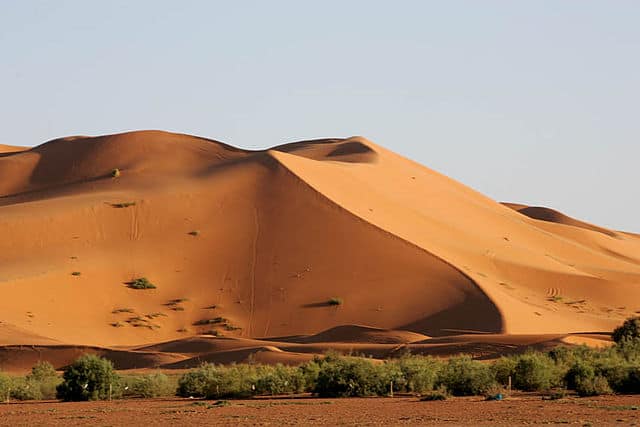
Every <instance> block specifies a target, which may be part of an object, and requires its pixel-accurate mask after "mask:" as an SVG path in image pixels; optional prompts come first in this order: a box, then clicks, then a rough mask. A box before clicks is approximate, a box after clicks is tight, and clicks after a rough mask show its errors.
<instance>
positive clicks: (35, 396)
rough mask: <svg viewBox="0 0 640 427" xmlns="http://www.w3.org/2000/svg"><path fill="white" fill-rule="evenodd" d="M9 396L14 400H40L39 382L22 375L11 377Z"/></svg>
mask: <svg viewBox="0 0 640 427" xmlns="http://www.w3.org/2000/svg"><path fill="white" fill-rule="evenodd" d="M11 397H12V398H13V399H16V400H41V399H43V396H42V391H40V384H38V383H37V382H35V381H29V380H27V379H26V378H23V377H15V378H12V379H11Z"/></svg>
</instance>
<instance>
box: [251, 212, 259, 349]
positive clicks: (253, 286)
mask: <svg viewBox="0 0 640 427" xmlns="http://www.w3.org/2000/svg"><path fill="white" fill-rule="evenodd" d="M253 218H254V221H255V230H256V232H255V234H254V236H253V255H252V259H251V302H250V307H249V336H251V335H252V334H253V312H254V309H255V305H256V260H257V258H258V236H259V235H260V222H259V219H258V208H257V207H255V208H254V209H253Z"/></svg>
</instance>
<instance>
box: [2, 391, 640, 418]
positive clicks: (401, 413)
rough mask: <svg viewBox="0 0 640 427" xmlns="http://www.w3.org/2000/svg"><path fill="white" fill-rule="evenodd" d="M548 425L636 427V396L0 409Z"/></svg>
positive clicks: (13, 409) (11, 413)
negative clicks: (494, 400)
mask: <svg viewBox="0 0 640 427" xmlns="http://www.w3.org/2000/svg"><path fill="white" fill-rule="evenodd" d="M406 424H414V425H452V426H454V425H456V426H457V425H468V426H478V425H492V426H493V425H504V426H512V425H538V424H544V425H554V424H572V425H579V426H604V425H619V426H633V425H639V426H640V396H602V397H593V398H572V397H570V398H565V399H560V400H553V401H546V400H542V398H541V396H538V395H525V394H523V395H516V396H514V397H512V398H509V399H506V400H503V401H497V402H486V401H483V400H482V399H481V398H452V399H449V400H446V401H437V402H420V401H418V399H416V398H413V397H399V398H398V397H397V398H363V399H318V398H298V399H252V400H230V401H218V402H216V401H201V400H189V399H177V398H176V399H147V400H121V401H113V402H79V403H62V402H25V403H8V404H0V425H2V426H34V425H74V426H76V425H78V426H82V425H91V426H121V425H127V426H132V425H157V426H164V425H189V426H198V425H230V426H232V425H233V426H235V425H406Z"/></svg>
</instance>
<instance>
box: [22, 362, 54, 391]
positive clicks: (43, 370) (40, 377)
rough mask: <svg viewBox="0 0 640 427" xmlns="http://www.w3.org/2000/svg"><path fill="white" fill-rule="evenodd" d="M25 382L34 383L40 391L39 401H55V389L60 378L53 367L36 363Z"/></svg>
mask: <svg viewBox="0 0 640 427" xmlns="http://www.w3.org/2000/svg"><path fill="white" fill-rule="evenodd" d="M26 380H27V381H28V382H32V383H34V385H36V386H37V387H38V388H39V390H40V399H55V397H56V387H57V386H58V385H59V384H60V382H61V378H60V376H59V375H58V373H57V372H56V370H55V369H54V367H53V365H52V364H51V363H49V362H46V361H41V362H38V363H36V364H35V365H34V366H33V367H32V368H31V372H30V373H29V374H28V375H27V377H26Z"/></svg>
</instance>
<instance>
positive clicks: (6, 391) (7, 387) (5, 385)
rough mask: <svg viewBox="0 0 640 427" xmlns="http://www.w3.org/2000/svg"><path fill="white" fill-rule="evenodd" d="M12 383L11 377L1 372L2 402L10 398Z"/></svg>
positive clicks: (0, 392)
mask: <svg viewBox="0 0 640 427" xmlns="http://www.w3.org/2000/svg"><path fill="white" fill-rule="evenodd" d="M11 385H12V381H11V377H9V376H8V375H5V374H3V373H2V372H0V402H4V401H7V400H9V398H10V393H11Z"/></svg>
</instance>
